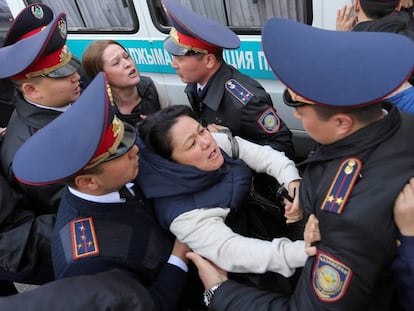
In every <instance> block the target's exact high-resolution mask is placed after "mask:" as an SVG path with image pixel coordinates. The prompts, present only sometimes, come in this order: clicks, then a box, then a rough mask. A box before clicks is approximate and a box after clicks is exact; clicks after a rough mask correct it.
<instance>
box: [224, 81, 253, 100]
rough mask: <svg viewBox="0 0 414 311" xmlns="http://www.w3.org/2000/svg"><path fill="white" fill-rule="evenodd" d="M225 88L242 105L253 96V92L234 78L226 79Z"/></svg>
mask: <svg viewBox="0 0 414 311" xmlns="http://www.w3.org/2000/svg"><path fill="white" fill-rule="evenodd" d="M225 88H226V90H227V91H228V92H229V93H230V94H231V95H233V96H234V97H235V98H236V99H237V100H238V101H239V102H240V103H241V104H242V105H246V104H247V103H248V102H249V101H250V100H251V99H252V98H253V93H251V92H250V91H249V90H248V89H246V88H245V87H244V86H243V85H241V84H240V83H239V82H238V81H237V80H235V79H230V80H228V81H227V82H226V83H225Z"/></svg>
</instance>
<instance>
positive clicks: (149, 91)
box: [0, 0, 414, 311]
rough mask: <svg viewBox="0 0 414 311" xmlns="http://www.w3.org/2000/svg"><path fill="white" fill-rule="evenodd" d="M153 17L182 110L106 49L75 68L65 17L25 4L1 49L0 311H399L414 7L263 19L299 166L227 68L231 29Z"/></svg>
mask: <svg viewBox="0 0 414 311" xmlns="http://www.w3.org/2000/svg"><path fill="white" fill-rule="evenodd" d="M163 7H164V9H165V11H166V13H167V15H168V16H169V17H170V21H171V25H172V27H171V31H170V33H169V35H168V36H167V37H166V39H165V41H164V48H165V50H166V51H167V52H169V53H170V54H171V55H172V67H173V68H174V69H175V70H176V72H177V75H178V76H179V78H180V79H181V80H182V82H184V83H185V84H186V87H185V93H186V94H187V98H188V102H187V103H175V102H174V101H173V100H172V99H171V98H168V96H167V92H166V90H165V89H164V88H163V87H162V86H161V85H159V84H158V83H157V82H156V81H154V80H153V79H151V78H150V77H146V76H143V75H141V73H140V72H139V68H138V67H137V66H136V65H135V63H134V62H133V60H132V58H131V57H130V55H129V54H128V51H127V50H126V49H125V48H124V47H123V46H122V45H121V44H120V43H118V42H117V41H113V40H105V41H95V42H92V43H91V44H90V45H89V46H88V47H87V49H86V50H85V53H84V54H83V57H82V59H81V60H78V59H77V58H76V57H74V56H73V55H72V54H71V52H70V50H69V48H68V46H67V45H66V38H67V32H66V31H67V24H66V14H65V13H64V12H62V13H60V14H54V13H53V12H52V10H51V9H50V7H48V6H47V5H45V4H41V3H36V4H31V5H28V6H27V7H26V8H25V9H23V10H22V11H21V12H20V14H19V15H18V16H17V17H16V18H15V20H14V21H13V23H12V25H11V27H10V29H9V31H8V33H7V34H6V36H5V38H4V41H3V45H2V47H1V48H0V78H1V79H2V80H1V82H2V84H1V86H2V88H3V87H4V89H5V92H4V93H3V94H4V95H7V98H6V97H5V99H4V103H3V98H2V103H1V104H2V105H7V106H5V108H4V111H7V112H8V114H7V118H6V120H5V121H4V122H3V124H1V126H2V129H1V131H0V135H1V142H0V143H1V145H0V148H1V149H0V163H1V174H0V187H1V188H0V190H1V191H0V204H1V205H0V236H1V239H0V254H1V256H0V296H2V297H0V305H1V306H2V307H4V308H5V309H7V310H11V309H12V308H14V309H15V310H23V309H24V310H44V309H59V310H81V309H85V308H87V309H88V310H171V311H174V310H177V311H186V310H207V309H209V310H238V311H239V310H350V309H356V310H360V309H368V310H391V309H392V310H404V311H405V310H412V309H413V308H414V298H413V297H414V295H413V293H414V178H413V176H414V161H412V159H413V157H414V146H413V145H412V144H411V143H409V137H410V136H411V135H412V133H413V131H414V88H413V84H412V82H413V78H412V77H413V72H414V57H413V55H414V42H413V40H414V26H413V25H414V24H413V23H414V22H413V21H412V19H413V18H414V17H413V16H412V15H411V14H412V11H411V8H412V7H413V3H412V1H410V0H402V1H400V0H388V1H386V0H382V1H379V0H355V1H354V2H353V3H352V5H346V6H344V7H343V8H340V9H339V10H338V12H337V31H328V30H322V29H318V28H316V27H313V26H310V25H305V24H302V23H298V22H295V21H292V20H288V19H281V18H277V17H274V18H270V19H268V20H267V21H266V22H265V24H264V25H263V29H262V46H263V51H264V53H265V56H266V59H267V61H268V63H269V65H270V67H271V69H272V71H273V73H274V74H275V76H276V77H277V78H278V79H279V80H280V81H282V82H283V84H284V86H285V90H284V93H283V101H284V104H286V105H287V106H289V107H291V108H292V112H293V115H294V116H295V117H296V118H297V119H299V120H300V121H301V122H302V124H303V128H304V129H305V130H306V132H307V133H308V135H309V136H310V137H311V138H312V139H313V140H314V141H315V142H316V147H315V149H314V150H312V152H311V153H310V154H309V156H308V157H307V158H306V159H305V160H303V161H301V162H299V163H295V160H296V158H295V150H294V147H293V142H292V133H291V131H290V130H289V128H288V125H287V124H286V123H285V122H284V121H283V120H282V119H281V118H280V116H279V115H278V113H277V110H276V108H277V107H276V105H275V104H274V103H273V102H272V99H271V97H270V95H269V94H268V93H267V92H266V90H265V88H264V87H263V86H262V85H260V84H259V83H258V82H257V81H256V80H254V79H252V78H251V77H249V76H247V75H244V74H242V73H241V72H239V71H238V70H237V69H235V68H234V67H233V66H231V65H229V64H226V62H225V61H224V59H223V49H236V48H238V47H239V45H240V41H239V38H238V36H237V35H236V34H235V33H234V32H233V31H232V30H230V29H229V28H227V27H225V26H223V25H221V24H219V23H217V22H215V21H212V20H210V19H207V18H205V17H203V16H200V15H198V14H197V13H195V12H193V11H191V10H189V9H187V8H185V7H183V6H182V5H180V4H178V3H176V2H175V1H174V0H163ZM212 32H213V33H214V34H219V35H212ZM292 38H295V40H292ZM29 51H30V52H29ZM15 58H17V59H18V61H16V62H10V59H15ZM10 107H12V108H10ZM2 110H3V109H2ZM258 198H262V201H260V200H258ZM268 202H270V203H268ZM253 203H254V204H253ZM265 204H270V205H272V207H271V209H270V210H269V209H268V208H267V206H266V207H265ZM263 232H266V234H263ZM15 282H18V283H26V284H34V285H39V286H38V287H36V288H34V289H31V290H29V291H26V292H22V293H19V292H18V291H17V290H16V288H15V286H14V283H15ZM74 297H76V299H74Z"/></svg>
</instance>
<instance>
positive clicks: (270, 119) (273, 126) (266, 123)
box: [257, 107, 280, 133]
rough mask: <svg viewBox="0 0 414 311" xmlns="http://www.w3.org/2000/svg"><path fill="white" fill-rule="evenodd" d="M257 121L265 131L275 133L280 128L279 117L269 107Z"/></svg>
mask: <svg viewBox="0 0 414 311" xmlns="http://www.w3.org/2000/svg"><path fill="white" fill-rule="evenodd" d="M257 123H258V124H259V125H260V127H261V128H262V129H263V131H265V132H266V133H277V132H278V131H279V128H280V119H279V116H278V115H277V113H276V111H275V110H274V109H273V108H271V107H269V108H268V109H266V110H265V111H264V112H263V113H262V114H261V115H260V116H259V118H258V119H257Z"/></svg>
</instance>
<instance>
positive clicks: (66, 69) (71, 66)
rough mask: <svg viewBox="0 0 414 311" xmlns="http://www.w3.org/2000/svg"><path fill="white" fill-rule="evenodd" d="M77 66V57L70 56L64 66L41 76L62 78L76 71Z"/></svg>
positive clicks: (78, 65) (78, 63)
mask: <svg viewBox="0 0 414 311" xmlns="http://www.w3.org/2000/svg"><path fill="white" fill-rule="evenodd" d="M79 68H80V62H79V60H78V59H77V58H74V57H72V58H71V60H70V61H69V63H67V64H66V65H65V66H63V67H61V68H59V69H56V70H54V71H52V72H49V73H48V74H45V75H43V76H46V77H48V78H64V77H68V76H70V75H72V74H74V73H75V72H76V71H78V69H79Z"/></svg>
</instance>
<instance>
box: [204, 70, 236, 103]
mask: <svg viewBox="0 0 414 311" xmlns="http://www.w3.org/2000/svg"><path fill="white" fill-rule="evenodd" d="M227 66H229V65H227V64H225V63H224V62H223V63H222V64H221V66H220V68H219V70H217V71H216V72H215V73H214V75H213V76H212V77H211V78H210V80H209V81H208V83H207V84H206V86H205V88H206V92H207V94H206V95H205V96H204V98H203V104H204V105H206V106H207V107H209V108H211V109H213V110H214V111H217V110H218V109H219V107H220V104H221V101H222V98H223V93H224V84H225V83H226V81H227V80H228V79H230V75H229V74H228V71H227V70H226V68H227ZM209 89H210V91H208V90H209ZM211 89H213V90H214V91H211Z"/></svg>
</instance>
